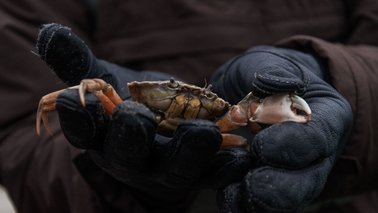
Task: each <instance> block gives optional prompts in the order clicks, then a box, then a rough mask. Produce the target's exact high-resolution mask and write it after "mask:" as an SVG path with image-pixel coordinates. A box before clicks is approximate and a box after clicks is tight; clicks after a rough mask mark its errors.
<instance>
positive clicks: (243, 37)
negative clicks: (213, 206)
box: [0, 0, 378, 212]
mask: <svg viewBox="0 0 378 213" xmlns="http://www.w3.org/2000/svg"><path fill="white" fill-rule="evenodd" d="M87 3H88V2H86V1H73V0H68V1H65V2H60V1H49V2H42V1H33V2H28V1H25V0H17V1H7V2H5V1H4V2H1V3H0V5H1V7H0V16H1V19H0V23H1V24H0V31H1V33H0V42H1V46H2V48H0V51H1V56H2V57H1V59H0V67H1V69H2V72H1V78H0V81H1V84H0V88H1V89H0V93H1V97H3V99H4V100H5V101H4V102H3V104H2V105H1V112H2V114H1V115H2V116H1V120H0V122H1V123H0V125H1V132H0V138H1V142H0V156H1V161H0V184H2V185H4V186H5V187H6V188H7V190H8V192H9V195H10V197H11V199H12V201H13V202H14V204H15V206H16V209H17V211H18V212H125V211H127V212H183V211H186V210H189V209H190V206H191V204H192V202H193V199H194V198H195V197H196V195H197V194H198V192H199V191H201V190H202V189H207V188H213V189H217V190H218V194H217V200H218V208H219V211H220V212H266V211H268V212H293V211H302V210H303V211H328V212H335V209H336V208H341V209H342V211H344V212H347V211H348V212H376V211H377V209H378V207H377V194H376V189H377V185H376V181H375V180H376V178H377V175H378V174H377V172H376V169H375V167H376V165H377V164H378V157H377V156H378V155H376V152H377V144H375V141H376V138H377V133H376V131H374V128H375V127H377V126H378V124H377V120H376V119H374V118H376V117H377V112H376V111H375V110H374V109H375V108H376V106H377V99H376V95H375V94H374V92H375V91H377V88H376V87H377V85H378V84H377V81H378V80H377V76H378V75H377V74H378V73H377V71H376V69H375V67H377V65H378V57H377V55H378V49H377V39H376V38H377V35H378V21H377V20H378V19H377V17H378V12H377V11H378V4H377V3H376V2H375V1H372V0H370V1H369V0H365V1H327V0H324V1H321V2H320V1H316V2H315V1H301V0H297V1H291V0H287V1H280V2H276V1H274V2H273V1H264V2H259V1H233V2H224V1H216V2H215V1H205V2H193V1H181V2H176V1H160V2H156V4H151V2H149V1H138V2H130V1H115V0H114V1H102V2H100V6H99V7H97V8H98V11H94V10H93V8H92V7H90V6H89V5H87ZM91 8H92V9H91ZM93 14H96V15H95V18H96V19H94V15H93ZM93 20H97V21H95V22H94V21H93ZM52 22H55V23H60V24H61V25H60V24H47V25H43V27H42V28H41V30H40V32H38V31H39V26H40V25H42V24H46V23H52ZM66 26H69V27H70V28H71V29H72V30H71V29H69V28H68V27H66ZM36 35H38V39H37V49H36V50H34V48H33V46H34V44H35V42H36V41H35V37H36ZM76 35H78V36H76ZM83 41H85V44H84V43H83ZM258 45H265V46H258ZM31 50H32V51H34V52H35V53H36V54H32V53H31ZM91 50H93V52H92V51H91ZM36 55H37V56H39V57H37V56H36ZM40 58H41V59H42V60H41V59H40ZM100 58H101V59H105V60H100ZM46 64H47V65H48V66H49V67H48V66H46ZM116 64H117V65H116ZM50 68H51V69H52V70H53V71H54V73H55V74H56V76H55V74H53V73H52V72H50V71H49V69H50ZM155 70H156V71H155ZM215 70H216V71H215ZM157 71H159V72H157ZM171 76H175V77H176V78H181V79H182V80H184V81H186V82H188V83H193V84H197V85H201V84H203V82H204V79H211V84H212V85H213V87H214V89H213V90H214V92H216V93H217V94H218V95H220V96H221V97H223V98H225V100H227V101H229V102H230V103H233V104H234V103H236V102H237V101H238V100H240V99H241V98H242V97H244V96H245V95H246V94H247V93H248V92H250V91H254V92H255V93H256V94H257V95H258V96H260V97H266V96H268V95H271V94H275V93H280V92H290V93H296V94H298V95H300V96H302V97H303V98H304V99H305V100H306V101H307V102H308V103H309V105H310V107H311V109H312V111H313V117H312V120H311V122H310V123H308V125H304V124H297V123H293V122H285V123H282V124H280V125H272V126H270V127H267V128H266V129H264V130H263V131H261V132H260V133H258V134H256V135H255V136H253V137H252V138H251V139H250V140H249V143H250V147H251V149H250V150H248V151H247V150H245V149H239V148H232V149H226V150H223V151H218V149H219V145H220V142H221V138H220V134H219V131H218V129H217V127H216V126H215V125H214V124H213V123H211V122H209V121H203V120H195V121H193V120H191V121H185V122H183V123H182V124H181V125H180V126H179V127H178V129H177V130H176V132H175V134H174V136H173V137H165V136H162V135H159V134H155V131H154V130H155V129H156V123H155V122H153V119H152V114H151V112H150V111H149V110H148V109H146V108H145V107H143V106H141V105H139V104H137V103H135V102H132V101H129V100H126V101H125V102H124V103H123V104H120V105H119V106H118V107H117V108H116V111H115V112H114V113H113V114H112V115H111V116H107V115H106V114H104V113H103V109H102V107H101V105H100V104H99V102H98V100H97V99H96V98H95V96H94V95H93V94H87V95H86V107H85V108H83V107H82V106H81V105H80V103H79V101H78V95H77V92H75V90H66V91H65V92H63V93H62V94H61V95H60V96H59V97H58V99H57V104H56V109H57V114H58V115H57V114H53V113H50V115H49V125H50V126H51V129H52V130H53V131H52V134H51V135H50V134H48V133H47V132H46V131H42V134H41V136H40V137H38V136H37V135H36V133H35V116H36V109H37V105H38V101H39V99H40V98H41V97H42V96H43V95H45V94H47V93H50V92H52V91H56V90H59V89H62V88H66V87H67V85H75V84H78V83H79V82H80V80H82V79H84V78H102V79H104V80H106V81H107V82H108V83H110V84H112V85H113V86H114V87H115V89H116V90H117V92H119V93H120V95H121V96H122V98H124V99H128V97H129V94H128V92H127V91H126V90H125V89H124V88H125V87H124V85H125V84H126V83H127V82H129V81H133V80H161V79H167V78H170V77H171ZM63 82H64V83H63ZM331 85H332V86H331ZM310 204H312V205H311V206H309V207H307V209H306V206H308V205H310ZM338 210H340V209H338ZM194 211H195V210H194ZM198 212H200V210H198Z"/></svg>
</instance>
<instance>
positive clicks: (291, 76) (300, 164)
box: [212, 46, 352, 212]
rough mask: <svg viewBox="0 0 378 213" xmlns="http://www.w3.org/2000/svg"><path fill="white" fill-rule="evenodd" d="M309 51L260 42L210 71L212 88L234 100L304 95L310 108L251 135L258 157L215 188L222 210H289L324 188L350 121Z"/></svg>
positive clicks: (253, 151) (345, 105)
mask: <svg viewBox="0 0 378 213" xmlns="http://www.w3.org/2000/svg"><path fill="white" fill-rule="evenodd" d="M321 64H322V63H321V62H320V61H319V60H318V59H316V58H315V57H314V56H312V54H306V53H302V52H299V51H296V50H290V49H281V48H275V47H271V46H259V47H255V48H252V49H250V50H248V51H246V52H245V53H244V54H242V55H240V56H238V57H236V58H234V59H232V60H230V61H229V62H228V63H226V64H225V65H223V66H222V67H221V68H220V69H219V70H218V71H217V73H216V74H215V75H214V76H213V79H212V84H213V86H214V91H215V92H217V93H218V94H219V95H220V96H221V97H223V98H224V99H225V100H228V101H230V102H231V103H236V102H237V101H239V100H240V99H242V98H243V97H244V96H245V95H246V94H247V93H248V92H250V91H254V93H255V94H257V95H258V96H260V97H262V98H263V97H266V96H268V95H271V94H275V93H283V92H287V93H295V94H298V95H300V96H302V97H303V98H304V99H305V100H306V101H307V103H308V104H309V106H310V108H311V110H312V113H313V114H312V120H311V121H310V122H309V123H308V124H302V123H295V122H284V123H282V124H276V125H272V126H270V127H268V128H266V129H264V130H262V131H261V132H259V133H258V134H256V135H255V137H254V139H253V141H252V143H251V146H250V147H251V149H250V152H251V154H252V156H253V158H255V159H256V160H257V165H258V166H257V167H256V168H251V169H250V171H249V172H248V174H247V175H246V176H245V177H244V178H243V180H242V181H240V182H239V183H234V184H231V185H229V186H228V187H226V188H225V189H224V190H221V191H219V193H218V201H219V206H220V209H221V212H293V211H299V210H300V209H301V208H302V207H304V206H305V205H306V204H309V203H310V202H311V201H312V200H313V199H314V198H315V197H316V196H317V195H319V193H320V192H321V191H322V189H323V187H324V184H325V182H326V181H327V177H328V174H329V173H330V171H331V169H332V166H333V164H334V162H335V159H336V158H337V156H338V155H339V154H340V152H341V150H342V149H343V146H344V141H345V139H346V138H347V136H348V133H349V132H350V129H351V126H352V111H351V108H350V105H349V104H348V102H347V101H346V100H345V99H344V98H343V97H342V96H341V95H340V94H339V93H338V92H337V91H336V90H335V89H334V88H332V86H330V85H329V84H328V83H327V82H326V81H325V80H323V79H325V78H326V76H325V75H324V73H325V72H324V71H323V69H324V68H323V67H322V66H321Z"/></svg>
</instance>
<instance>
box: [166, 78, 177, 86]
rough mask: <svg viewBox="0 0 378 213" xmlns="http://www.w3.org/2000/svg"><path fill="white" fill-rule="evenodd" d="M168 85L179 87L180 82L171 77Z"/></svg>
mask: <svg viewBox="0 0 378 213" xmlns="http://www.w3.org/2000/svg"><path fill="white" fill-rule="evenodd" d="M168 86H169V87H171V88H177V87H178V86H179V84H178V82H177V81H175V79H173V78H171V79H170V80H169V84H168Z"/></svg>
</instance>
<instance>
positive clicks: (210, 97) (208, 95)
mask: <svg viewBox="0 0 378 213" xmlns="http://www.w3.org/2000/svg"><path fill="white" fill-rule="evenodd" d="M205 96H206V98H209V99H212V98H214V97H215V95H214V93H212V92H210V91H206V92H205Z"/></svg>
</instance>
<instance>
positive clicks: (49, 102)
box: [35, 86, 78, 135]
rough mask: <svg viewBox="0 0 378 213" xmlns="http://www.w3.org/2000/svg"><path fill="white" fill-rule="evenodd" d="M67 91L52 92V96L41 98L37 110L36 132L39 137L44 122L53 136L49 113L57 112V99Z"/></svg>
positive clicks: (74, 87) (75, 87)
mask: <svg viewBox="0 0 378 213" xmlns="http://www.w3.org/2000/svg"><path fill="white" fill-rule="evenodd" d="M77 88H78V86H73V87H70V88H68V89H77ZM64 90H66V89H62V90H58V91H56V92H52V93H50V94H47V95H45V96H43V97H42V98H41V100H40V101H39V104H38V109H37V119H36V125H35V126H36V132H37V135H40V134H41V121H42V122H43V124H44V126H45V128H46V130H47V132H48V133H49V134H52V131H51V129H50V127H49V125H48V118H47V112H51V111H54V110H55V106H56V99H57V98H58V96H59V95H60V93H62V92H63V91H64Z"/></svg>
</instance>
